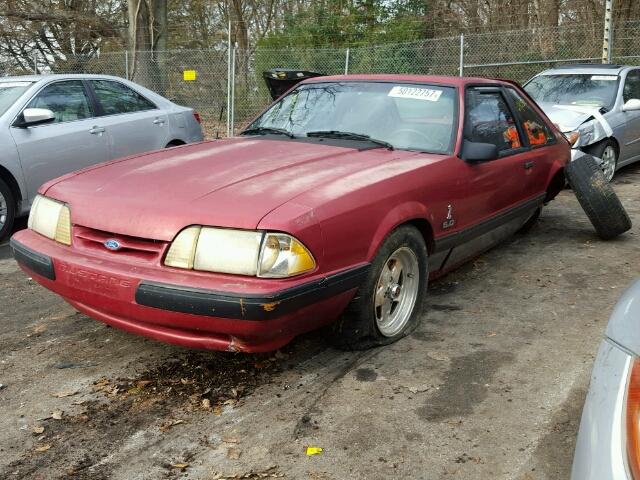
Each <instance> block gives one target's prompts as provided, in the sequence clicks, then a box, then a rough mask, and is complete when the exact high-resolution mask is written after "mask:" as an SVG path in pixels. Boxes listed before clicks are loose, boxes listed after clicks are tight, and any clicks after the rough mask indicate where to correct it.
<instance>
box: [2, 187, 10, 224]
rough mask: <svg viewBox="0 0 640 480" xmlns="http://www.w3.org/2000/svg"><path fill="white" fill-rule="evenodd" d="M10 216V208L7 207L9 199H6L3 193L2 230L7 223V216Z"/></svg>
mask: <svg viewBox="0 0 640 480" xmlns="http://www.w3.org/2000/svg"><path fill="white" fill-rule="evenodd" d="M8 214H9V207H8V206H7V199H6V198H4V195H3V194H2V192H0V230H2V228H3V227H4V225H5V223H7V215H8Z"/></svg>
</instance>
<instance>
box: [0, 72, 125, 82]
mask: <svg viewBox="0 0 640 480" xmlns="http://www.w3.org/2000/svg"><path fill="white" fill-rule="evenodd" d="M80 78H108V79H111V80H124V78H121V77H115V76H113V75H96V74H91V73H54V74H49V75H16V76H12V77H0V82H40V81H45V80H47V81H48V80H65V79H80Z"/></svg>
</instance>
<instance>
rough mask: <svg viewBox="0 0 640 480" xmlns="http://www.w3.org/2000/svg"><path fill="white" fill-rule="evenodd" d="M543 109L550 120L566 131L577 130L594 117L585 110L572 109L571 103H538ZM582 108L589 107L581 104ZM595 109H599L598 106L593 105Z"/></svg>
mask: <svg viewBox="0 0 640 480" xmlns="http://www.w3.org/2000/svg"><path fill="white" fill-rule="evenodd" d="M538 105H539V106H540V108H541V109H542V111H544V113H546V115H547V117H549V120H551V121H552V122H553V123H555V124H556V125H558V126H559V127H560V131H562V132H564V133H566V132H570V131H572V130H576V129H577V128H578V127H579V126H580V125H582V124H583V123H584V122H586V121H587V120H589V119H590V118H592V117H593V115H592V114H591V113H588V112H584V111H577V110H572V109H571V105H556V104H553V103H540V104H538ZM577 108H580V109H585V108H589V107H584V106H580V107H577ZM593 110H594V111H598V108H597V107H593Z"/></svg>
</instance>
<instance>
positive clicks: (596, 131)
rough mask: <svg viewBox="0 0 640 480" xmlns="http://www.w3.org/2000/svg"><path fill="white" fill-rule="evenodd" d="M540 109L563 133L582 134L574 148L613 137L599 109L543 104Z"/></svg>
mask: <svg viewBox="0 0 640 480" xmlns="http://www.w3.org/2000/svg"><path fill="white" fill-rule="evenodd" d="M540 108H542V110H543V111H544V113H546V114H547V116H548V117H549V119H550V120H551V121H552V122H553V123H555V124H556V125H558V127H560V131H562V132H563V133H569V132H572V131H576V130H577V131H578V132H580V139H579V140H578V143H576V144H575V145H574V148H579V147H584V146H586V145H591V144H593V143H596V142H598V141H600V140H602V139H603V138H607V137H610V136H611V135H613V130H612V129H611V126H610V125H609V122H607V119H606V118H604V116H603V115H602V113H601V112H600V109H599V108H598V107H589V106H582V105H557V104H553V103H541V104H540Z"/></svg>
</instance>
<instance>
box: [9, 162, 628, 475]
mask: <svg viewBox="0 0 640 480" xmlns="http://www.w3.org/2000/svg"><path fill="white" fill-rule="evenodd" d="M615 188H616V190H617V192H618V194H619V195H620V196H621V198H622V200H623V202H624V203H625V205H626V206H627V209H628V211H629V213H630V215H631V216H632V218H635V219H636V220H637V219H639V218H640V208H639V207H638V206H639V205H640V166H636V167H631V168H627V169H626V170H624V171H623V172H621V173H620V174H619V176H618V177H617V180H616V181H615ZM636 223H637V224H639V223H640V221H638V220H637V222H636ZM637 224H636V226H635V227H634V229H633V231H632V232H631V233H627V234H625V235H624V236H623V237H621V238H619V239H617V240H615V241H612V242H601V241H599V240H598V239H597V238H596V237H595V236H594V234H593V229H592V228H591V226H590V224H589V223H588V220H587V219H586V217H585V216H584V214H583V213H582V212H581V210H580V207H579V206H578V204H577V202H576V200H575V198H574V197H573V195H572V194H571V192H570V191H564V192H563V193H562V194H561V195H560V197H559V199H558V200H557V201H556V202H553V203H552V204H551V205H550V206H549V207H547V208H546V209H545V211H544V213H543V216H542V218H541V220H540V223H539V225H538V226H536V227H535V228H534V229H533V230H532V231H531V232H530V233H529V234H527V235H525V236H517V237H515V238H514V239H513V240H512V241H510V242H509V243H507V244H504V245H502V246H500V247H498V248H496V249H494V250H492V251H491V252H489V253H487V254H486V255H484V256H482V257H480V258H478V259H477V260H476V261H475V262H473V263H470V264H468V265H467V266H465V267H463V268H462V269H460V270H458V271H457V272H455V273H453V274H450V275H448V276H447V277H445V278H443V279H441V280H439V281H437V282H434V283H433V284H432V285H431V290H430V292H431V294H430V301H429V308H428V309H427V310H426V311H425V314H424V320H423V323H422V325H421V327H420V328H419V329H418V331H416V332H415V333H414V334H413V335H412V336H411V337H409V338H406V339H405V340H403V341H401V342H398V343H397V344H395V345H393V346H391V347H387V348H382V349H377V350H372V351H367V352H359V353H344V352H339V351H336V350H333V349H331V348H328V347H327V346H326V344H325V343H324V342H323V340H322V339H321V338H320V337H319V336H318V335H317V334H311V335H308V336H306V337H303V338H299V339H297V340H296V341H295V342H294V343H293V344H291V345H290V346H288V347H287V348H285V349H283V350H282V351H279V352H277V353H275V354H271V355H245V354H230V353H215V352H194V351H188V350H185V349H181V348H177V347H172V346H168V345H163V344H160V343H156V342H153V341H151V340H146V339H143V338H139V337H135V336H132V335H129V334H126V333H123V332H120V331H117V330H114V329H112V328H108V327H106V326H104V325H102V324H100V323H98V322H96V321H94V320H91V319H89V318H87V317H85V316H84V315H81V314H79V313H76V312H74V310H73V309H71V308H70V307H69V306H67V305H66V304H65V303H64V302H63V301H62V300H61V299H60V298H58V297H56V296H55V295H53V294H51V293H49V292H48V291H46V290H44V289H43V288H41V287H39V286H38V285H37V284H35V282H33V281H32V280H31V279H29V278H27V276H26V275H24V274H23V273H22V272H21V271H19V270H18V268H17V267H16V265H15V263H14V262H13V260H12V259H11V258H10V255H9V249H8V247H7V246H6V245H5V246H3V247H0V384H2V387H1V388H0V478H3V479H5V478H6V479H12V478H16V479H29V480H34V479H41V478H42V479H53V478H73V479H107V478H108V479H123V480H125V479H126V480H134V479H156V478H158V479H163V478H169V479H173V478H192V479H218V478H249V479H257V478H280V477H283V478H290V479H334V480H342V479H351V478H353V479H367V480H369V479H407V478H411V479H449V478H451V479H522V480H534V479H565V478H568V472H569V470H570V465H571V460H572V454H573V446H574V439H575V435H576V430H577V426H578V422H579V418H580V411H581V408H582V403H583V400H584V395H585V392H586V389H587V386H588V381H589V373H590V370H591V366H592V361H593V358H594V354H595V351H596V346H597V344H598V343H599V341H600V337H601V335H602V332H603V329H604V326H605V325H606V321H607V317H608V315H609V312H610V311H611V308H612V306H613V304H614V303H615V301H616V299H617V298H618V297H619V296H620V294H621V293H622V290H623V289H624V288H625V286H626V285H628V284H629V283H630V282H631V280H632V279H633V278H634V277H635V276H637V275H638V273H639V268H638V259H639V258H640V242H638V238H637V237H638V232H640V230H639V227H638V226H637ZM306 446H318V447H322V448H323V449H324V451H323V453H322V454H320V455H315V456H307V455H306V454H305V447H306Z"/></svg>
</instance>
